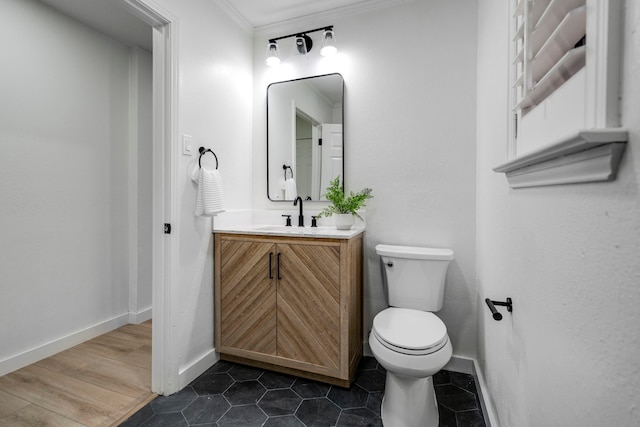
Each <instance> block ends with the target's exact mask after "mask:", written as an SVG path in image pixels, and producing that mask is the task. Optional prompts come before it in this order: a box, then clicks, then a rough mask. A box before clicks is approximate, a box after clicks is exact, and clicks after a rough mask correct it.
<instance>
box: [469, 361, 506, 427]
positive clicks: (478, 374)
mask: <svg viewBox="0 0 640 427" xmlns="http://www.w3.org/2000/svg"><path fill="white" fill-rule="evenodd" d="M473 376H474V377H475V378H476V388H477V390H478V393H480V396H479V397H480V406H482V413H483V414H484V420H485V421H486V425H487V427H500V423H499V422H498V417H497V416H496V411H495V409H494V407H493V402H492V401H491V398H489V392H488V390H487V383H486V381H485V380H484V375H483V374H482V371H481V370H480V369H478V361H477V360H475V359H473Z"/></svg>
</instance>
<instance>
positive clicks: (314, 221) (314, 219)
mask: <svg viewBox="0 0 640 427" xmlns="http://www.w3.org/2000/svg"><path fill="white" fill-rule="evenodd" d="M311 226H312V227H317V226H318V217H317V216H316V215H312V216H311Z"/></svg>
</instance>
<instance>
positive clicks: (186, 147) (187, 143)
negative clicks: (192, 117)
mask: <svg viewBox="0 0 640 427" xmlns="http://www.w3.org/2000/svg"><path fill="white" fill-rule="evenodd" d="M192 138H193V137H192V136H191V135H187V134H186V133H183V134H182V154H184V155H185V156H193V149H192V144H191V139H192Z"/></svg>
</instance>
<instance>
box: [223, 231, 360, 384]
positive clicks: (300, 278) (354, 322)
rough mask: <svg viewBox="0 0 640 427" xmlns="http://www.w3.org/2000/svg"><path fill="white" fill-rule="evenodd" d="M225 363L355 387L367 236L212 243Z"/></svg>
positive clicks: (242, 237) (228, 238) (238, 238)
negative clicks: (365, 237) (238, 363)
mask: <svg viewBox="0 0 640 427" xmlns="http://www.w3.org/2000/svg"><path fill="white" fill-rule="evenodd" d="M214 245H215V250H214V256H215V260H214V261H215V262H214V264H215V292H214V294H215V346H216V351H218V352H219V353H220V354H221V358H222V359H225V360H231V361H236V362H240V363H246V364H249V365H254V366H259V367H263V368H268V369H272V370H276V371H281V372H285V373H290V374H294V375H298V376H302V377H307V378H312V379H317V380H321V381H325V382H329V383H332V384H338V385H342V386H349V385H350V384H351V382H352V381H353V378H354V375H355V371H356V368H357V365H358V362H359V360H360V357H361V355H362V234H359V235H357V236H354V237H352V238H350V239H334V238H307V237H276V236H259V235H250V234H224V233H216V234H215V235H214Z"/></svg>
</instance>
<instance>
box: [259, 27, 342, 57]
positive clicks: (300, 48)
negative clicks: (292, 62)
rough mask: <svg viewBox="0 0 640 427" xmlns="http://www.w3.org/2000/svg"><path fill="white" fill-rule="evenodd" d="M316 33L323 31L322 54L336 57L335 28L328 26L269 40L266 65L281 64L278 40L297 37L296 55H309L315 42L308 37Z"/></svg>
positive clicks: (294, 50) (294, 51) (294, 52)
mask: <svg viewBox="0 0 640 427" xmlns="http://www.w3.org/2000/svg"><path fill="white" fill-rule="evenodd" d="M316 31H323V35H322V47H321V48H320V54H321V55H322V56H331V55H335V54H336V52H338V49H337V48H336V41H335V33H334V31H333V26H328V27H322V28H316V29H313V30H309V31H302V32H298V33H295V34H289V35H286V36H282V37H276V38H274V39H269V42H268V43H267V59H266V60H265V64H267V65H268V66H269V67H273V66H276V65H278V64H280V52H279V49H278V40H282V39H287V38H289V37H295V43H294V45H293V54H294V55H306V54H308V53H309V52H311V49H312V48H313V40H312V39H311V37H309V36H308V34H309V33H314V32H316Z"/></svg>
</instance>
